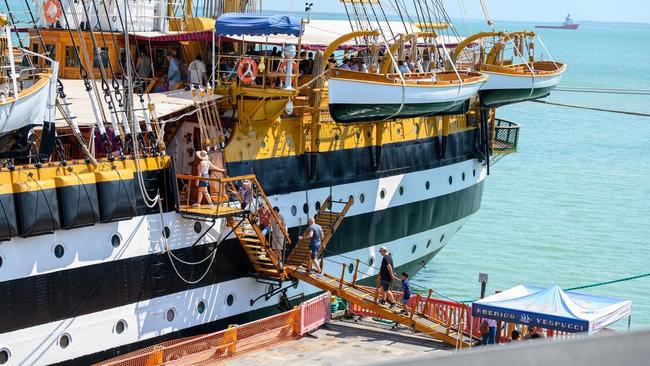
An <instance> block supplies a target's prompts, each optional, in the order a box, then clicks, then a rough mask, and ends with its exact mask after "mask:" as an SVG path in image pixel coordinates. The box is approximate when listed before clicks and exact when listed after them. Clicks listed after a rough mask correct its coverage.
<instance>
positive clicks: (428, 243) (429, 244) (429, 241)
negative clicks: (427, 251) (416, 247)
mask: <svg viewBox="0 0 650 366" xmlns="http://www.w3.org/2000/svg"><path fill="white" fill-rule="evenodd" d="M430 246H431V239H429V240H427V248H429V247H430Z"/></svg>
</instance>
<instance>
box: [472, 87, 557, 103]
mask: <svg viewBox="0 0 650 366" xmlns="http://www.w3.org/2000/svg"><path fill="white" fill-rule="evenodd" d="M553 88H555V86H549V87H546V88H535V89H533V91H532V93H531V91H530V89H496V90H479V92H478V93H479V96H480V100H481V105H482V106H483V107H487V108H498V107H503V106H504V105H508V104H515V103H521V102H525V101H528V100H534V99H540V98H545V97H547V96H549V94H551V90H553Z"/></svg>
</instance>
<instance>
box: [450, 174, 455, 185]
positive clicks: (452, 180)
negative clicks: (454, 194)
mask: <svg viewBox="0 0 650 366" xmlns="http://www.w3.org/2000/svg"><path fill="white" fill-rule="evenodd" d="M453 182H454V178H452V177H451V175H450V176H449V185H451V184H452V183H453Z"/></svg>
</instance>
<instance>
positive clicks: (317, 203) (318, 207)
mask: <svg viewBox="0 0 650 366" xmlns="http://www.w3.org/2000/svg"><path fill="white" fill-rule="evenodd" d="M314 208H315V209H316V211H320V201H316V204H315V205H314Z"/></svg>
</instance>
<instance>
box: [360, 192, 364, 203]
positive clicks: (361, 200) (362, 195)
mask: <svg viewBox="0 0 650 366" xmlns="http://www.w3.org/2000/svg"><path fill="white" fill-rule="evenodd" d="M365 200H366V195H365V194H363V193H361V194H360V195H359V202H361V203H363V201H365Z"/></svg>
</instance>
